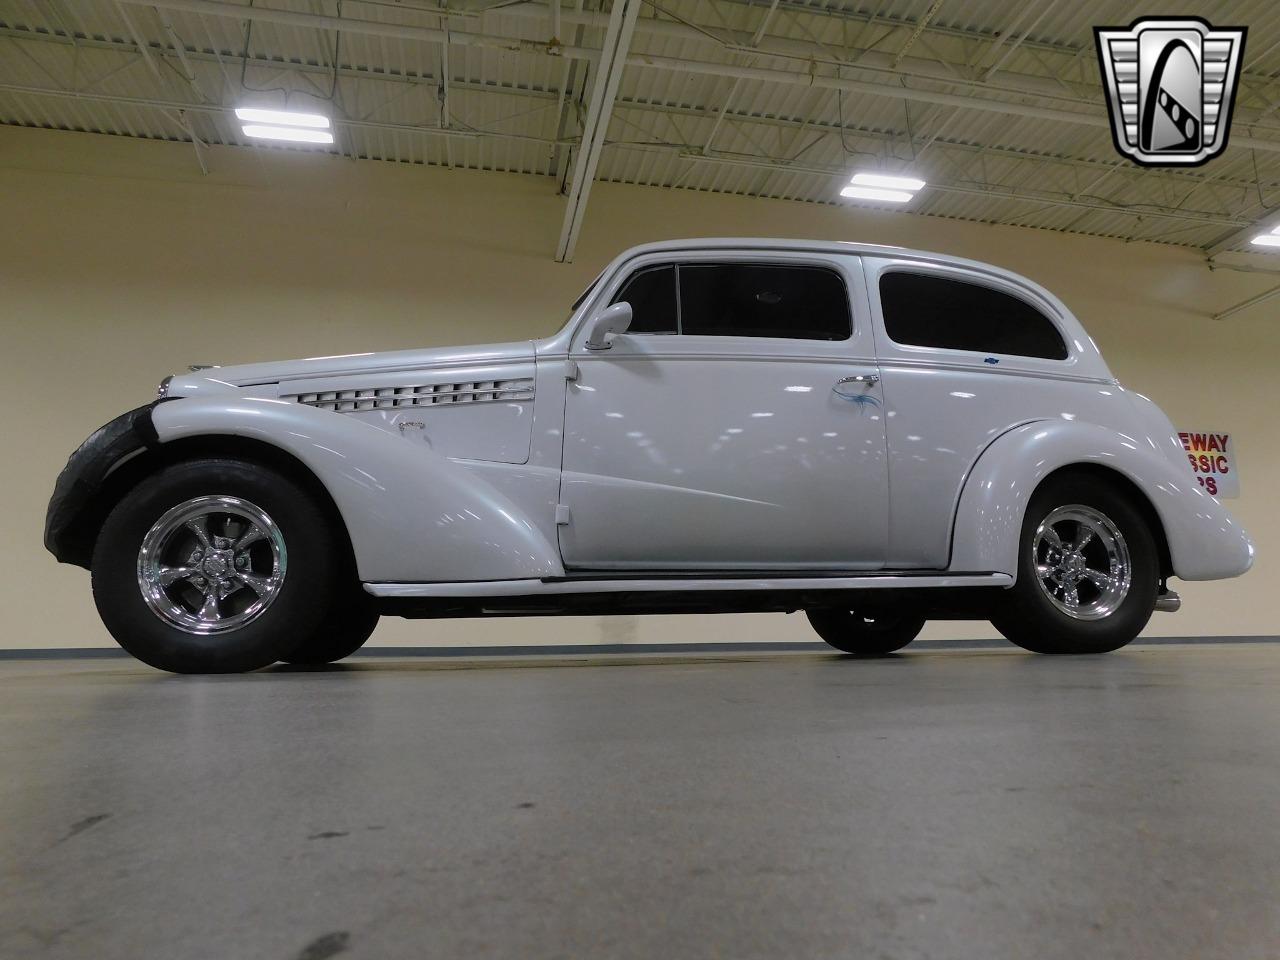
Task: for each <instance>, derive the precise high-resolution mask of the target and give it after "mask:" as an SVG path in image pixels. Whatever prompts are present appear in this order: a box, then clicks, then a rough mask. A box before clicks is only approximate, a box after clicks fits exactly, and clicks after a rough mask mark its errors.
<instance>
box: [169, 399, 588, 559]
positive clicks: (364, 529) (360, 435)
mask: <svg viewBox="0 0 1280 960" xmlns="http://www.w3.org/2000/svg"><path fill="white" fill-rule="evenodd" d="M152 423H153V424H154V426H155V431H156V435H157V437H158V438H159V440H160V442H161V443H167V442H170V441H173V440H178V439H182V438H186V437H198V436H215V435H216V436H238V437H249V438H252V439H254V440H259V441H262V442H265V443H269V444H271V445H272V446H275V447H278V448H280V449H281V450H284V451H286V452H288V453H290V454H292V455H293V456H294V457H296V458H297V459H298V460H300V461H302V463H303V464H305V465H306V467H307V468H308V469H309V470H311V472H312V473H313V474H315V476H316V479H317V480H319V481H320V483H321V484H322V485H323V486H324V487H325V489H326V490H328V492H329V495H330V496H331V497H332V498H333V502H334V503H335V504H336V505H337V508H338V512H339V513H340V514H342V519H343V521H344V522H345V523H346V526H347V533H348V535H349V536H350V538H351V546H352V548H353V549H354V551H355V555H356V566H357V568H358V570H359V573H360V579H361V580H364V581H380V582H381V581H409V582H440V581H450V580H468V581H472V580H521V579H530V578H535V579H536V578H541V577H559V576H564V567H563V566H562V565H561V563H560V555H559V551H558V550H557V549H556V548H555V546H554V545H552V544H551V543H549V542H548V540H547V538H546V537H545V536H543V534H542V533H541V532H540V531H539V530H538V529H537V527H536V526H535V525H534V524H533V523H532V522H531V521H530V520H529V519H528V518H526V517H525V516H524V515H523V513H522V511H521V509H520V508H519V507H517V506H515V504H513V503H512V502H511V500H510V499H509V498H507V497H506V496H504V495H503V494H501V493H500V492H498V491H497V490H496V489H495V488H494V487H493V486H492V485H491V484H489V483H487V482H486V481H484V480H483V479H481V478H480V477H478V476H477V475H475V474H474V473H472V472H471V471H469V470H467V468H466V467H465V466H463V465H462V464H459V463H457V462H455V461H452V460H449V459H447V458H445V457H442V456H440V455H439V454H438V453H435V452H434V451H432V450H431V449H430V448H429V447H427V446H426V445H425V444H417V443H411V442H410V441H408V440H406V439H402V438H400V437H398V436H396V435H395V434H392V433H388V432H386V431H385V430H380V429H378V428H377V427H373V426H371V425H369V424H366V423H361V422H360V421H358V420H356V419H354V418H351V417H345V416H343V415H342V414H338V413H332V412H330V411H326V410H316V409H314V408H312V407H309V406H306V405H304V404H300V403H290V402H288V401H283V400H271V399H263V398H255V397H227V396H221V397H217V396H214V397H208V398H194V397H193V398H189V399H180V400H171V401H169V402H168V403H164V404H161V405H160V406H158V407H156V408H155V409H154V410H153V411H152Z"/></svg>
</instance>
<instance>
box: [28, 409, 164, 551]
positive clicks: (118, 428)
mask: <svg viewBox="0 0 1280 960" xmlns="http://www.w3.org/2000/svg"><path fill="white" fill-rule="evenodd" d="M160 402H162V401H160V400H157V401H155V402H153V403H149V404H147V405H146V406H144V407H137V408H136V409H133V410H130V411H129V412H128V413H122V414H121V415H120V416H118V417H116V418H115V419H114V420H112V421H111V422H110V423H107V424H104V425H103V426H101V427H99V428H98V429H97V430H95V431H93V433H92V434H90V436H89V438H88V439H87V440H85V442H84V443H82V444H80V446H79V447H77V448H76V451H75V453H73V454H71V456H70V457H69V458H68V459H67V465H66V466H65V467H63V468H62V472H61V473H60V474H58V480H57V482H56V483H55V484H54V485H53V496H52V497H51V498H50V499H49V510H48V512H47V513H46V514H45V520H44V546H45V549H46V550H48V551H49V552H50V553H52V554H53V555H54V557H56V558H57V560H58V562H59V563H73V564H76V565H77V566H81V567H88V566H89V561H90V556H89V554H90V550H89V545H90V544H91V543H92V540H91V539H90V538H87V537H86V536H85V535H84V534H85V533H86V532H87V531H86V530H84V529H83V527H84V524H85V522H86V520H87V518H86V514H89V515H92V513H93V511H92V510H90V509H89V508H90V507H91V506H92V504H93V502H94V499H95V498H96V497H97V495H98V493H99V491H101V489H102V485H103V482H104V481H105V480H106V478H107V474H109V473H110V472H111V468H112V467H114V466H115V465H116V464H118V463H119V462H120V461H121V460H123V459H124V458H125V457H127V456H129V455H130V454H132V453H135V452H137V451H138V450H142V449H144V448H150V447H154V446H156V445H157V444H158V443H159V438H158V437H157V436H156V428H155V426H154V425H153V424H152V423H151V410H152V408H154V407H155V405H156V403H160Z"/></svg>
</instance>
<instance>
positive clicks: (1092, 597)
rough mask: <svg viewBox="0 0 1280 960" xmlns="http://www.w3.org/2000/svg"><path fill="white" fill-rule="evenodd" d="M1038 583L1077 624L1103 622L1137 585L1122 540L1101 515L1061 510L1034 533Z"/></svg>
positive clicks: (1076, 508) (1076, 507)
mask: <svg viewBox="0 0 1280 960" xmlns="http://www.w3.org/2000/svg"><path fill="white" fill-rule="evenodd" d="M1032 548H1033V551H1034V558H1035V571H1036V578H1037V580H1036V582H1037V583H1039V585H1040V589H1041V590H1042V591H1044V595H1045V596H1046V597H1047V598H1048V599H1049V602H1050V603H1052V604H1053V605H1054V606H1055V607H1057V608H1058V609H1059V610H1061V611H1062V612H1063V613H1065V614H1066V615H1067V616H1069V617H1072V618H1074V619H1076V620H1101V619H1102V618H1104V617H1106V616H1108V615H1110V614H1111V613H1112V612H1114V611H1115V610H1116V609H1117V608H1118V607H1119V606H1120V604H1122V603H1123V602H1124V599H1125V597H1126V596H1128V593H1129V586H1130V584H1131V583H1132V580H1133V567H1132V564H1131V562H1130V560H1129V547H1128V545H1127V544H1126V543H1125V539H1124V535H1123V534H1121V532H1120V529H1119V528H1118V527H1117V526H1116V525H1115V523H1113V522H1112V521H1111V519H1110V518H1109V517H1108V516H1107V515H1106V514H1104V513H1102V512H1101V511H1100V510H1097V509H1095V508H1093V507H1090V506H1085V505H1083V504H1070V505H1067V506H1063V507H1058V508H1057V509H1055V510H1053V511H1052V512H1050V513H1049V515H1048V516H1046V517H1045V518H1044V520H1043V521H1042V522H1041V523H1040V525H1039V526H1038V527H1037V528H1036V532H1035V539H1034V541H1033V547H1032Z"/></svg>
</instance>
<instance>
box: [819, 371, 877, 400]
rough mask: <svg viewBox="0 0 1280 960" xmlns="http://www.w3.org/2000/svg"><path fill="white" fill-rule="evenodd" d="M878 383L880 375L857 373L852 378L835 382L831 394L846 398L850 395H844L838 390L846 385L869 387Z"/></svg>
mask: <svg viewBox="0 0 1280 960" xmlns="http://www.w3.org/2000/svg"><path fill="white" fill-rule="evenodd" d="M879 382H880V374H878V373H859V374H857V375H856V376H852V377H841V378H840V379H839V380H837V381H836V385H835V386H834V387H832V388H831V392H832V393H834V394H835V395H836V396H839V397H848V396H850V394H847V393H845V392H844V391H843V390H841V389H840V388H841V387H843V386H844V385H845V384H846V383H860V384H862V385H863V386H870V385H871V384H873V383H879Z"/></svg>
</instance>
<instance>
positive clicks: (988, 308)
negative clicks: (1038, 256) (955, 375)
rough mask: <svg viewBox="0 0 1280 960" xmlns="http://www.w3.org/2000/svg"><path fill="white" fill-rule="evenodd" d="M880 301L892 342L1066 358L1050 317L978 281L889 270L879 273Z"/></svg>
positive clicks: (1011, 354)
mask: <svg viewBox="0 0 1280 960" xmlns="http://www.w3.org/2000/svg"><path fill="white" fill-rule="evenodd" d="M880 307H881V312H882V313H883V315H884V326H885V332H886V333H887V334H888V335H889V339H890V340H892V341H894V343H900V344H903V345H906V346H913V347H934V348H937V349H940V350H966V351H969V352H971V353H999V354H1005V355H1008V356H1015V357H1035V358H1038V359H1041V360H1065V359H1067V355H1068V354H1067V344H1066V341H1065V340H1063V338H1062V334H1061V333H1060V332H1059V331H1058V328H1057V326H1056V325H1055V324H1054V323H1053V321H1052V320H1050V319H1049V318H1048V317H1046V316H1045V315H1044V314H1043V313H1041V312H1040V311H1039V310H1037V309H1036V308H1035V307H1033V306H1032V305H1031V304H1029V303H1028V302H1027V301H1025V300H1023V299H1021V298H1020V297H1015V296H1013V295H1012V294H1009V293H1005V292H1004V291H1001V290H995V289H993V288H991V287H986V286H983V285H982V284H979V283H969V282H967V281H964V280H956V279H952V278H950V277H939V276H935V275H932V274H925V273H912V272H910V271H906V270H894V271H891V272H889V273H885V274H883V275H881V277H880Z"/></svg>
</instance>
